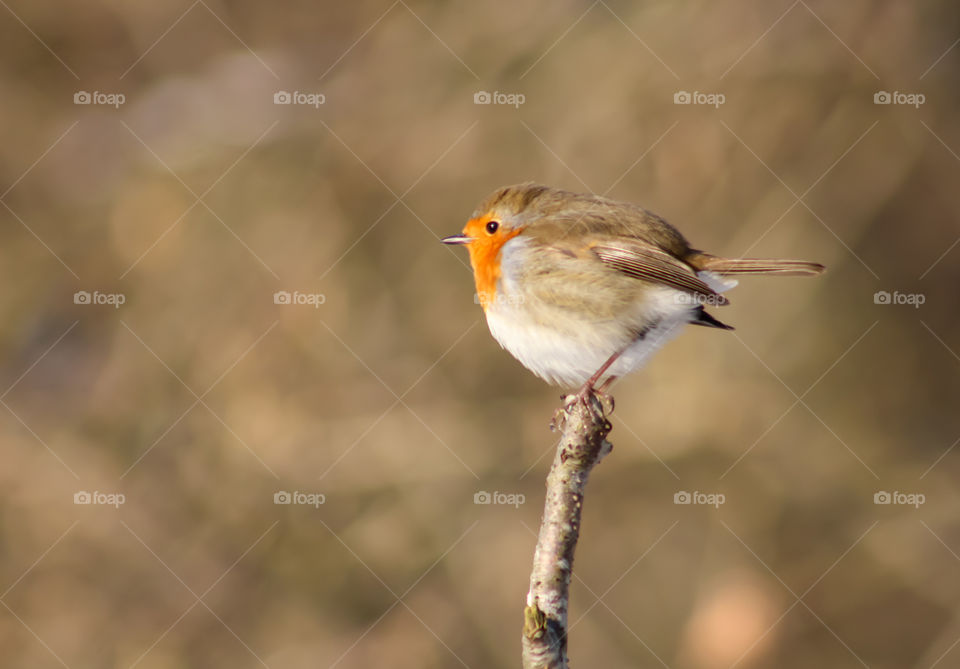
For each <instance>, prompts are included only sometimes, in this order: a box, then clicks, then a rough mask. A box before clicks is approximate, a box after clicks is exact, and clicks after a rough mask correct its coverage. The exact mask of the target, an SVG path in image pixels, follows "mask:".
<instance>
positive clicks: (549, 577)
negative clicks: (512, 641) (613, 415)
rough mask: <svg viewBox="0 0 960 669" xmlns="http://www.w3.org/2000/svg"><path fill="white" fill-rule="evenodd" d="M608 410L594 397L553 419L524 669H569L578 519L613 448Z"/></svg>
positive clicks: (526, 618)
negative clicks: (554, 439)
mask: <svg viewBox="0 0 960 669" xmlns="http://www.w3.org/2000/svg"><path fill="white" fill-rule="evenodd" d="M604 399H605V400H606V401H607V402H608V406H604V404H603V403H602V402H601V400H600V399H598V397H597V396H596V395H594V394H591V395H590V396H589V398H588V399H586V400H584V399H583V398H582V397H580V396H578V395H568V396H567V397H566V398H564V406H563V408H561V409H559V410H558V411H557V413H556V415H555V416H554V423H553V427H554V429H560V430H561V437H560V443H559V445H558V446H557V454H556V456H555V457H554V459H553V466H552V467H551V468H550V473H549V474H548V475H547V493H546V500H545V502H544V508H543V520H542V522H541V523H540V535H539V537H538V539H537V549H536V551H535V553H534V556H533V571H532V572H531V573H530V590H529V591H528V592H527V605H526V608H525V609H524V612H523V637H522V645H523V651H522V658H523V667H524V669H566V667H567V607H568V603H569V598H570V577H571V576H572V574H573V553H574V550H575V549H576V547H577V540H578V539H579V538H580V514H581V511H582V509H583V494H584V489H585V488H586V485H587V478H588V476H589V475H590V470H592V469H593V467H594V465H596V464H597V463H598V462H599V461H600V459H601V458H602V457H603V456H604V455H606V454H607V453H609V452H610V449H612V448H613V447H612V446H611V445H610V443H609V442H608V441H606V436H607V434H609V433H610V430H611V427H612V426H611V425H610V421H608V420H607V417H606V415H607V413H610V412H612V411H613V399H612V398H609V397H606V396H604Z"/></svg>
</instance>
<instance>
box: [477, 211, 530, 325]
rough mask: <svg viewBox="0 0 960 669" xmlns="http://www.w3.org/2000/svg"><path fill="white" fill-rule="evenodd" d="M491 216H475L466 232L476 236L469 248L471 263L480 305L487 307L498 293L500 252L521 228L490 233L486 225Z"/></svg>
mask: <svg viewBox="0 0 960 669" xmlns="http://www.w3.org/2000/svg"><path fill="white" fill-rule="evenodd" d="M489 220H490V218H489V217H486V216H485V217H481V218H475V219H473V220H471V221H470V222H468V223H467V225H466V227H465V228H464V232H465V233H466V234H468V235H470V236H471V237H473V238H474V240H473V241H472V242H470V245H469V246H468V250H469V252H470V264H471V265H472V266H473V278H474V281H475V282H476V284H477V296H478V297H479V300H480V305H481V306H482V307H483V308H484V309H486V308H487V306H489V305H491V304H493V300H495V299H496V294H497V281H498V280H499V279H500V276H501V270H500V252H501V251H502V250H503V245H504V244H506V243H507V242H508V241H510V240H511V239H513V238H514V237H516V236H517V235H519V234H520V232H521V230H522V229H521V228H517V229H514V230H503V229H501V230H499V231H497V233H496V234H494V235H489V234H487V233H486V231H485V230H484V226H485V225H486V224H487V222H488V221H489Z"/></svg>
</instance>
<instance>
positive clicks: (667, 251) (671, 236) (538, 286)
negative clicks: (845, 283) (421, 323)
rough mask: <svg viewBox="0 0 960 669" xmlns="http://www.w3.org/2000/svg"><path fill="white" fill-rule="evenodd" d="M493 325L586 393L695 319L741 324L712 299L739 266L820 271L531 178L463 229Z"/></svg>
mask: <svg viewBox="0 0 960 669" xmlns="http://www.w3.org/2000/svg"><path fill="white" fill-rule="evenodd" d="M441 241H442V242H443V243H444V244H453V245H463V246H466V247H467V251H469V253H470V264H471V265H472V267H473V274H474V280H475V282H476V287H477V298H478V301H479V303H480V305H481V306H482V307H483V310H484V313H485V315H486V319H487V326H488V327H489V328H490V333H491V334H492V335H493V336H494V338H495V339H496V340H497V341H498V342H499V343H500V345H501V346H502V347H503V348H505V349H507V351H509V352H510V353H511V354H512V355H513V356H514V357H515V358H516V359H517V360H519V361H520V362H521V363H522V364H523V365H524V366H525V367H526V368H527V369H529V370H530V371H532V372H533V373H534V374H536V375H537V376H539V377H540V378H542V379H544V380H545V381H547V382H548V383H552V384H556V385H559V386H562V387H565V388H568V389H574V388H577V387H578V386H579V392H578V393H577V395H578V396H579V397H581V398H583V399H584V400H586V398H587V397H588V396H589V394H590V393H592V392H595V391H600V392H601V393H602V392H603V391H604V390H605V389H606V388H607V387H608V386H609V384H610V383H611V382H612V381H613V380H614V379H616V378H618V377H621V376H623V375H625V374H628V373H630V372H632V371H635V370H637V369H639V368H640V367H642V366H643V364H644V363H645V362H646V361H647V360H648V359H649V357H650V356H651V355H652V354H653V353H654V352H655V351H656V350H657V349H658V348H659V347H661V346H662V345H663V344H665V343H666V342H667V341H669V340H670V339H672V338H673V337H674V336H676V335H677V334H678V333H679V331H680V330H681V328H682V327H683V326H684V325H686V324H687V323H692V324H693V325H703V326H707V327H713V328H720V329H723V330H732V329H733V328H732V327H730V326H729V325H726V324H724V323H722V322H720V321H719V320H717V319H716V318H714V317H713V316H712V315H710V313H708V312H707V311H706V309H705V307H706V306H718V307H719V306H723V305H725V304H728V300H727V298H726V297H724V296H723V295H722V294H721V293H723V292H724V291H726V290H728V289H730V288H732V287H734V286H735V285H736V284H737V282H736V281H735V280H731V279H728V278H726V277H729V276H736V275H740V274H779V275H783V276H815V275H817V274H820V273H821V272H823V271H824V267H823V265H820V264H817V263H812V262H805V261H802V260H781V259H757V258H721V257H718V256H714V255H710V254H708V253H704V252H702V251H698V250H696V249H693V248H691V247H690V244H689V243H688V242H687V240H686V239H685V238H684V237H683V235H681V234H680V232H678V231H677V230H676V228H674V227H673V226H672V225H670V224H669V223H667V222H666V221H665V220H663V219H662V218H660V217H659V216H657V215H656V214H653V213H651V212H649V211H647V210H645V209H643V208H641V207H639V206H637V205H634V204H630V203H627V202H618V201H616V200H611V199H608V198H605V197H600V196H597V195H592V194H585V193H571V192H568V191H564V190H560V189H557V188H551V187H549V186H542V185H539V184H535V183H523V184H518V185H514V186H506V187H504V188H500V189H498V190H496V191H494V192H493V193H492V194H491V195H489V196H488V197H487V198H486V199H485V200H484V201H483V202H481V203H480V205H479V206H478V207H477V209H476V211H474V212H473V215H472V216H471V218H470V220H469V221H467V224H466V226H465V227H464V228H463V233H462V234H459V235H451V236H449V237H445V238H444V239H442V240H441Z"/></svg>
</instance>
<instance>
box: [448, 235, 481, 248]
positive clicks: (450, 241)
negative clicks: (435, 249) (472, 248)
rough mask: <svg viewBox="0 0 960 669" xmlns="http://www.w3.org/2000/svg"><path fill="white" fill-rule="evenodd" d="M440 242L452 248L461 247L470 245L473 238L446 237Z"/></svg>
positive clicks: (461, 236) (460, 236)
mask: <svg viewBox="0 0 960 669" xmlns="http://www.w3.org/2000/svg"><path fill="white" fill-rule="evenodd" d="M440 241H441V242H443V243H444V244H450V245H451V246H454V245H456V246H459V245H461V244H469V243H470V242H472V241H473V237H467V236H466V235H450V236H449V237H444V238H443V239H441V240H440Z"/></svg>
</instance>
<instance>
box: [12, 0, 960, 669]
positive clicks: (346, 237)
mask: <svg viewBox="0 0 960 669" xmlns="http://www.w3.org/2000/svg"><path fill="white" fill-rule="evenodd" d="M2 4H3V7H2V8H0V23H2V24H3V26H2V31H3V33H2V34H3V36H4V38H3V46H2V47H0V50H2V52H3V57H2V59H0V108H2V121H3V122H2V123H0V203H2V205H3V206H2V207H0V235H2V256H3V262H2V263H0V272H2V281H3V285H4V286H5V289H4V290H3V291H2V300H0V309H2V320H0V323H2V325H0V352H2V359H0V365H2V368H0V374H2V376H0V400H2V406H0V435H2V437H0V439H2V458H3V466H2V468H0V475H2V480H0V514H2V515H0V555H2V559H0V593H2V594H0V604H2V607H0V657H2V658H3V660H2V664H3V666H5V667H69V668H73V667H120V668H130V667H140V668H142V669H147V668H150V669H159V668H164V669H166V668H179V667H227V666H229V667H258V666H266V667H341V668H344V669H346V668H348V667H387V666H389V667H416V668H421V667H457V666H465V667H470V668H477V667H508V666H518V664H519V634H520V627H521V611H522V605H523V597H524V594H525V592H526V588H527V578H528V573H529V565H530V561H531V557H532V551H533V545H534V540H535V532H536V529H537V527H538V522H539V516H540V511H541V504H542V491H543V479H544V476H545V474H546V471H547V467H548V465H549V462H550V457H551V453H552V449H553V447H554V441H553V439H554V436H553V435H552V434H551V433H550V432H549V431H548V430H547V424H548V421H549V419H550V416H551V414H552V412H553V410H554V408H555V407H556V406H557V405H558V391H557V390H556V389H553V388H550V387H548V386H546V385H544V384H543V383H542V382H540V381H539V380H537V379H536V378H534V377H533V376H532V375H531V374H529V373H528V372H527V371H526V370H524V369H523V368H522V367H521V366H520V365H519V364H518V363H517V362H515V361H514V360H513V359H512V358H510V356H509V355H507V354H506V353H505V352H503V351H502V350H500V348H499V347H498V346H497V344H496V342H495V341H494V340H493V339H492V338H491V337H490V336H489V334H488V332H487V330H486V326H485V324H484V323H483V320H482V313H481V310H480V308H479V307H478V306H477V305H476V304H474V303H473V299H472V295H473V286H472V281H471V277H470V274H469V271H468V268H467V264H466V254H465V253H463V251H462V250H461V249H449V248H446V247H443V246H441V245H440V244H439V243H438V242H437V240H438V238H439V237H440V236H443V235H446V234H451V233H454V232H457V231H458V230H459V229H460V227H461V226H462V224H463V222H464V221H465V220H466V218H467V216H468V215H469V213H470V212H471V211H472V210H473V207H474V206H475V204H476V203H477V202H478V201H479V200H480V199H481V198H482V197H483V196H485V195H486V194H487V193H488V192H489V191H491V190H492V189H494V188H495V187H498V186H501V185H504V184H509V183H514V182H518V181H525V180H536V181H541V182H544V183H549V184H553V185H557V186H562V187H566V188H569V189H574V190H592V191H595V192H598V193H607V194H609V195H610V196H612V197H616V198H620V199H625V200H631V201H635V202H639V203H642V204H643V205H645V206H646V207H648V208H650V209H652V210H653V211H656V212H658V213H660V214H662V215H663V216H665V217H666V218H667V219H668V220H670V221H671V222H673V223H674V224H675V225H677V227H679V228H680V229H681V230H682V231H683V232H684V233H685V234H686V235H687V237H688V238H690V239H691V241H692V242H693V243H694V244H695V245H697V246H699V247H701V248H705V249H707V250H710V251H712V252H715V253H719V254H724V255H739V254H750V255H757V256H787V257H798V258H805V259H810V260H816V261H820V262H823V263H825V264H826V265H828V266H829V272H828V274H826V275H825V276H824V277H822V278H820V279H817V280H800V279H777V278H769V279H757V280H749V279H747V280H744V281H742V282H741V286H740V287H739V288H738V289H737V290H736V291H735V292H734V293H733V296H732V298H733V302H734V304H733V306H731V307H729V308H727V309H725V310H724V311H723V313H722V314H721V315H720V316H721V318H723V320H724V321H727V322H729V323H731V324H733V325H735V326H736V327H737V330H736V332H734V333H724V332H717V331H710V330H705V329H702V328H690V330H689V331H688V332H686V333H685V334H684V335H683V336H682V337H681V338H680V339H678V340H677V341H675V342H673V343H671V344H670V345H669V346H668V347H667V348H666V349H665V350H664V351H663V352H662V353H660V354H659V356H658V357H657V358H656V359H655V360H654V361H653V362H652V363H651V364H650V365H649V366H648V368H647V369H645V370H643V371H642V372H640V373H638V374H636V375H634V376H632V377H629V378H628V379H626V380H623V381H621V382H620V383H619V385H618V386H617V387H616V393H615V394H616V398H617V411H616V413H615V414H614V420H613V422H614V432H613V433H612V436H611V439H612V441H613V443H614V445H615V450H614V452H613V454H612V455H611V456H610V457H609V458H608V459H607V460H605V461H604V462H603V463H602V464H601V465H600V466H599V467H598V469H597V470H596V471H595V474H594V476H593V479H592V480H591V483H590V487H589V496H588V499H587V502H586V508H585V520H584V533H583V536H582V540H581V544H580V547H579V550H578V555H577V563H576V569H575V574H576V578H575V583H574V586H573V593H572V607H571V623H572V629H571V638H570V649H571V658H572V660H573V662H574V663H575V665H576V666H581V667H608V668H615V667H637V666H644V667H647V666H649V667H657V666H665V667H675V668H681V667H690V668H702V669H713V668H715V667H716V668H724V669H725V668H727V667H732V666H741V667H771V666H776V667H797V668H799V667H811V666H824V667H859V666H865V667H931V666H935V665H936V666H941V667H947V666H957V665H958V664H960V643H958V640H960V617H958V614H957V611H958V607H957V603H958V598H960V519H958V514H957V509H958V508H960V493H958V491H957V486H956V484H955V482H956V480H957V475H958V474H960V459H958V455H960V448H957V445H958V437H960V415H958V413H957V411H956V406H957V396H958V390H960V374H958V371H960V357H958V352H960V319H958V313H960V311H958V307H960V304H958V298H957V287H958V276H960V272H958V270H957V267H958V263H960V245H958V236H960V226H958V224H957V220H958V211H960V200H958V198H960V193H958V189H957V183H958V180H960V126H958V124H957V118H958V103H960V91H958V88H957V85H956V82H957V81H958V74H960V46H958V45H957V41H958V39H960V20H958V19H960V8H958V7H957V5H956V3H951V2H946V1H942V2H939V1H931V2H926V3H905V2H900V1H897V0H891V1H889V2H877V1H874V0H859V1H848V2H843V3H830V2H824V1H822V0H798V1H797V2H793V3H792V4H791V2H790V0H786V1H777V2H771V3H765V2H740V1H738V2H733V3H729V2H728V3H710V2H672V3H628V2H617V1H611V0H600V1H598V2H595V3H593V4H590V3H589V2H559V3H550V2H521V3H509V4H508V3H504V4H501V5H493V4H483V3H472V4H471V3H457V4H453V3H439V2H419V1H416V2H414V1H406V2H404V1H398V2H395V3H392V4H391V3H390V2H360V3H343V4H338V3H325V4H324V5H322V6H320V5H317V4H315V3H307V2H299V3H288V4H286V5H285V6H278V5H271V4H269V3H257V2H248V1H240V2H216V1H210V0H198V1H197V2H195V3H193V4H191V3H190V2H189V1H185V2H164V3H156V4H150V3H118V2H85V3H73V4H67V3H49V4H47V3H30V2H25V1H23V0H16V1H14V2H9V4H8V3H2ZM282 92H286V93H288V94H289V95H290V97H289V100H290V102H291V104H275V95H277V94H278V93H282ZM481 92H487V93H490V94H493V93H494V92H497V93H500V94H508V95H509V94H520V95H522V96H524V97H523V104H519V105H513V106H511V105H508V104H496V102H497V100H503V99H504V98H503V97H498V98H496V99H495V100H494V103H493V104H486V105H484V104H475V95H477V94H478V93H481ZM683 92H687V93H690V94H693V93H694V92H697V93H700V94H715V93H719V94H722V95H723V96H724V99H723V104H720V105H718V106H711V105H708V104H688V105H684V104H675V101H674V98H675V95H677V94H680V97H679V98H678V100H679V101H682V99H683V97H682V93H683ZM883 92H886V93H887V94H889V98H885V97H884V96H883V95H882V93H883ZM84 93H85V94H86V95H87V97H84V95H83V94H84ZM294 93H297V95H296V96H294V95H293V94H294ZM894 93H897V95H896V96H894V95H893V94H894ZM117 94H120V95H122V96H123V99H122V104H119V103H120V101H121V99H120V98H118V97H117ZM878 94H881V95H880V96H879V97H878V98H877V99H876V100H875V96H877V95H878ZM918 94H919V95H922V96H923V98H922V104H920V101H921V98H919V97H917V95H918ZM911 95H912V96H913V97H910V96H911ZM75 96H79V97H77V98H76V103H75ZM310 96H313V97H310ZM320 96H322V97H320ZM691 97H692V95H691ZM514 99H515V100H516V99H517V98H514ZM888 99H889V101H890V104H877V103H878V102H880V103H882V102H884V101H886V100H888ZM478 100H480V101H482V97H481V98H478ZM698 100H700V101H704V100H705V98H704V97H703V96H702V95H701V96H698ZM284 101H285V98H284V96H283V95H281V96H280V97H279V98H278V102H284ZM83 102H89V104H80V103H83ZM311 102H312V103H314V104H310V103H311ZM694 102H696V100H694ZM910 102H913V103H914V104H909V103H910ZM111 103H113V104H112V105H111ZM278 291H280V292H281V295H280V298H281V299H280V301H281V302H282V301H283V300H282V298H283V296H284V295H283V291H286V292H287V293H289V294H290V295H291V301H296V300H301V301H312V302H314V304H283V303H280V304H277V303H275V300H274V294H275V293H277V292H278ZM878 291H885V292H886V293H888V294H889V295H890V302H891V303H889V304H884V303H882V302H883V301H884V300H883V299H882V297H883V295H882V293H881V295H880V297H878V298H877V299H875V294H876V293H878ZM85 293H86V294H89V301H88V300H87V297H86V295H85ZM75 296H76V297H75ZM115 296H120V297H115ZM305 296H306V297H305ZM309 296H317V297H309ZM320 296H322V297H320ZM120 300H122V301H123V304H120V305H115V304H111V303H110V302H118V301H120ZM878 301H879V302H880V303H877V302H878ZM921 301H922V304H917V303H919V302H921ZM78 302H79V303H78ZM84 302H87V303H84ZM97 302H100V303H97ZM896 302H900V303H899V304H898V303H896ZM283 492H286V493H289V494H290V495H291V497H290V499H291V501H299V502H309V501H311V500H312V501H314V502H316V504H314V505H311V504H302V503H301V504H289V505H284V504H275V503H274V497H275V495H277V494H278V493H283ZM294 492H297V493H299V495H298V496H297V497H296V498H295V499H294V498H293V495H292V493H294ZM481 492H487V493H493V492H500V493H507V494H514V495H523V496H524V497H525V500H524V503H523V504H520V505H519V506H518V507H516V508H515V507H514V506H509V505H503V504H489V505H484V504H475V503H474V498H475V496H476V495H478V494H480V493H481ZM684 492H686V493H690V494H691V495H692V493H694V492H698V493H702V494H710V495H723V501H724V503H723V504H722V505H719V507H718V508H715V507H714V506H710V505H705V504H690V505H683V504H675V503H674V498H675V496H676V495H677V494H678V493H679V494H681V497H682V493H684ZM85 493H86V494H88V495H89V497H85V496H84V494H85ZM94 493H96V495H94ZM883 493H886V494H887V496H886V497H884V494H883ZM894 493H897V494H896V495H894ZM310 494H313V495H316V496H315V497H312V498H311V497H307V496H306V495H310ZM119 495H122V497H119ZM320 495H322V496H323V497H320ZM878 495H879V496H878ZM920 495H922V497H919V496H920ZM75 496H76V501H77V502H84V501H90V502H92V503H90V504H83V503H75ZM875 496H878V497H877V501H879V502H883V501H890V502H891V503H890V504H881V503H875ZM481 497H482V496H481ZM501 499H502V498H501ZM698 499H699V500H701V501H702V500H703V499H704V498H703V497H702V496H700V497H698ZM711 499H719V498H717V497H714V498H711ZM111 501H112V502H114V505H111V504H110V502H111ZM120 501H122V504H120V503H119V502H120ZM280 501H284V499H283V498H282V495H281V498H280ZM320 501H322V502H323V503H322V504H320V503H319V502H320ZM480 501H482V499H481V500H480ZM911 501H912V502H914V504H913V505H911V504H910V503H909V502H911ZM921 501H922V502H923V503H922V504H920V503H919V502H921Z"/></svg>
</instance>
